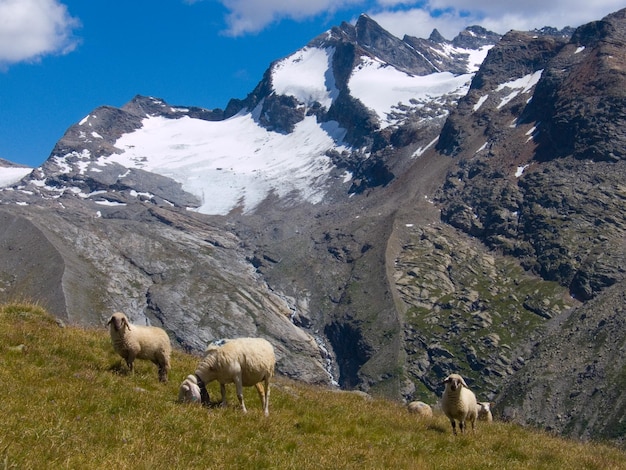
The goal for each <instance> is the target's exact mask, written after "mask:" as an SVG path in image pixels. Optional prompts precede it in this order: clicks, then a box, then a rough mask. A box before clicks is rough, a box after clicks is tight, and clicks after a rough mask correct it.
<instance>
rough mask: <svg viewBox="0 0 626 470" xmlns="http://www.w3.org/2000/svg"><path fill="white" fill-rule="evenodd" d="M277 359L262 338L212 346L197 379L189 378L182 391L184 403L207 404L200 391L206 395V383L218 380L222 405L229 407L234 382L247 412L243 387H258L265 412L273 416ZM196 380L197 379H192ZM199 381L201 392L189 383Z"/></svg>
mask: <svg viewBox="0 0 626 470" xmlns="http://www.w3.org/2000/svg"><path fill="white" fill-rule="evenodd" d="M275 366H276V356H275V355H274V347H273V346H272V345H271V344H270V343H269V342H268V341H266V340H264V339H262V338H238V339H230V340H227V341H225V342H223V343H219V344H211V345H209V347H208V348H207V350H206V354H205V356H204V359H202V360H201V361H200V363H199V364H198V367H197V368H196V372H195V373H194V375H193V376H187V378H186V379H185V381H183V383H182V384H181V386H180V387H181V388H180V389H179V394H178V396H179V399H180V400H181V401H187V402H188V401H198V400H200V401H201V402H202V403H203V404H205V403H206V402H207V400H208V393H207V394H206V396H205V397H206V398H204V399H202V397H200V396H199V395H198V389H199V390H200V391H201V392H202V391H203V390H204V392H206V384H208V383H209V382H212V381H213V380H217V381H218V382H219V383H220V392H221V394H222V399H221V404H222V406H225V405H226V384H227V383H234V384H235V386H236V388H237V398H238V399H239V404H240V405H241V409H242V410H243V412H244V413H246V412H247V409H246V405H245V403H244V401H243V387H251V386H253V385H254V386H255V387H256V389H257V392H258V393H259V398H260V399H261V405H262V407H263V413H264V414H265V416H268V415H269V395H270V379H271V378H272V377H273V375H274V368H275ZM190 377H193V379H190ZM193 380H195V381H196V384H197V386H198V389H196V388H195V387H193V386H190V383H189V382H192V383H193ZM261 382H263V384H264V385H265V386H263V384H261Z"/></svg>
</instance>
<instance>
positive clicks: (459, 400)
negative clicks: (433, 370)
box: [441, 374, 478, 434]
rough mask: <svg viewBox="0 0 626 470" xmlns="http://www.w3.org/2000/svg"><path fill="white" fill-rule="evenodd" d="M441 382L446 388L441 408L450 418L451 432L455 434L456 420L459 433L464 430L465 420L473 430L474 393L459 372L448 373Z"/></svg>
mask: <svg viewBox="0 0 626 470" xmlns="http://www.w3.org/2000/svg"><path fill="white" fill-rule="evenodd" d="M443 383H444V384H445V387H446V389H445V390H444V392H443V397H442V398H441V409H442V411H443V412H444V413H445V415H446V416H447V417H448V419H449V420H450V424H451V425H452V432H453V433H454V434H456V421H458V422H459V429H460V430H461V433H464V432H465V427H466V426H465V423H466V422H467V421H469V422H470V423H471V424H472V432H474V430H475V428H476V417H477V414H478V405H477V403H476V395H474V392H472V391H471V390H470V389H469V387H468V386H467V384H466V383H465V380H463V377H461V376H460V375H459V374H450V375H449V376H448V377H446V379H445V380H444V381H443Z"/></svg>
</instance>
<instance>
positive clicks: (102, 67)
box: [0, 0, 623, 166]
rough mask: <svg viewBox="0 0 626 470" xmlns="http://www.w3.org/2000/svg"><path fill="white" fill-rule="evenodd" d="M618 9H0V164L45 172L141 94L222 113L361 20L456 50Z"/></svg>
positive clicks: (66, 2) (238, 3)
mask: <svg viewBox="0 0 626 470" xmlns="http://www.w3.org/2000/svg"><path fill="white" fill-rule="evenodd" d="M547 3H550V4H549V5H546V4H547ZM591 3H593V5H591ZM621 3H622V2H621V1H620V0H618V1H615V0H596V1H595V2H588V0H580V1H578V0H553V1H552V2H545V1H544V0H529V1H525V2H519V1H507V0H502V1H500V2H493V1H492V0H473V1H472V0H430V1H424V0H421V1H412V0H377V1H372V0H370V1H361V0H265V1H263V2H260V1H258V0H221V1H217V0H161V1H158V2H157V1H154V0H130V1H129V0H124V1H118V0H0V158H4V159H6V160H10V161H13V162H16V163H21V164H25V165H29V166H38V165H40V164H41V163H43V162H44V161H45V159H46V158H48V156H49V154H50V152H51V151H52V148H53V147H54V144H55V143H56V142H57V140H59V139H60V138H61V137H62V135H63V134H64V132H65V131H66V130H67V128H68V127H70V126H71V125H72V124H74V123H76V122H78V121H80V120H81V119H82V118H83V117H84V116H86V115H87V114H89V113H90V112H91V111H92V110H93V109H94V108H96V107H98V106H102V105H111V106H116V107H119V106H122V105H124V103H126V102H128V101H129V100H131V99H132V98H133V96H135V95H137V94H141V95H149V96H156V97H159V98H163V99H165V100H166V101H167V102H169V103H170V104H173V105H187V106H200V107H204V108H209V109H212V108H217V107H220V108H223V107H225V106H226V104H227V103H228V100H229V99H230V98H244V97H245V96H246V95H247V94H248V92H250V91H251V90H252V89H253V88H254V87H255V85H256V84H257V83H258V82H259V81H260V80H261V78H262V75H263V72H264V71H265V70H266V69H267V67H268V66H269V64H270V63H271V62H272V61H273V60H276V59H279V58H282V57H284V56H286V55H288V54H290V53H292V52H294V51H295V50H297V49H299V48H301V47H302V46H304V45H305V44H306V43H307V42H308V41H309V40H310V39H312V38H313V37H315V36H317V35H318V34H321V33H323V32H324V31H326V30H327V29H329V28H330V27H332V26H334V25H338V24H340V23H341V22H342V21H348V22H353V21H354V20H355V19H356V18H357V17H358V15H359V14H360V13H367V14H369V15H370V16H371V17H372V18H374V19H375V20H376V21H378V22H379V23H380V24H381V25H382V26H383V27H385V28H386V29H388V30H389V31H391V32H392V33H393V34H395V35H397V36H399V37H402V35H403V34H410V35H412V36H418V37H428V35H429V34H430V32H431V31H432V29H433V28H435V27H436V28H438V29H439V31H440V32H441V33H442V34H443V35H444V36H445V37H447V38H449V39H451V38H453V37H454V36H455V35H456V34H457V33H458V32H459V31H460V30H462V29H463V28H464V27H466V26H468V25H472V24H480V25H482V26H485V27H486V28H488V29H491V30H493V31H496V32H499V33H505V32H507V31H509V30H511V29H532V28H539V27H542V26H545V25H550V26H556V27H563V26H567V25H570V26H578V25H580V24H583V23H586V22H588V21H592V20H596V19H600V18H602V17H603V16H605V15H606V14H608V13H611V12H613V11H616V10H618V9H620V8H621V7H622V6H623V5H621Z"/></svg>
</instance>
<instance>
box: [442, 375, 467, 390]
mask: <svg viewBox="0 0 626 470" xmlns="http://www.w3.org/2000/svg"><path fill="white" fill-rule="evenodd" d="M443 383H444V385H445V386H446V387H450V390H452V391H453V392H456V391H457V390H459V389H460V388H461V387H465V388H469V387H468V386H467V384H466V383H465V380H463V377H461V376H460V375H459V374H450V375H449V376H447V377H446V379H445V380H444V381H443Z"/></svg>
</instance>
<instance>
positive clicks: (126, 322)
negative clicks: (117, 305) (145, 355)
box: [122, 318, 130, 330]
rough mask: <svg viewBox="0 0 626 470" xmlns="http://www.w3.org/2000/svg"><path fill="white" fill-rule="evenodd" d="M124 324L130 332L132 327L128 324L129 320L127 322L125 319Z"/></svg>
mask: <svg viewBox="0 0 626 470" xmlns="http://www.w3.org/2000/svg"><path fill="white" fill-rule="evenodd" d="M122 322H124V326H125V327H126V328H128V329H129V330H130V325H129V324H128V320H126V318H123V319H122Z"/></svg>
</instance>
